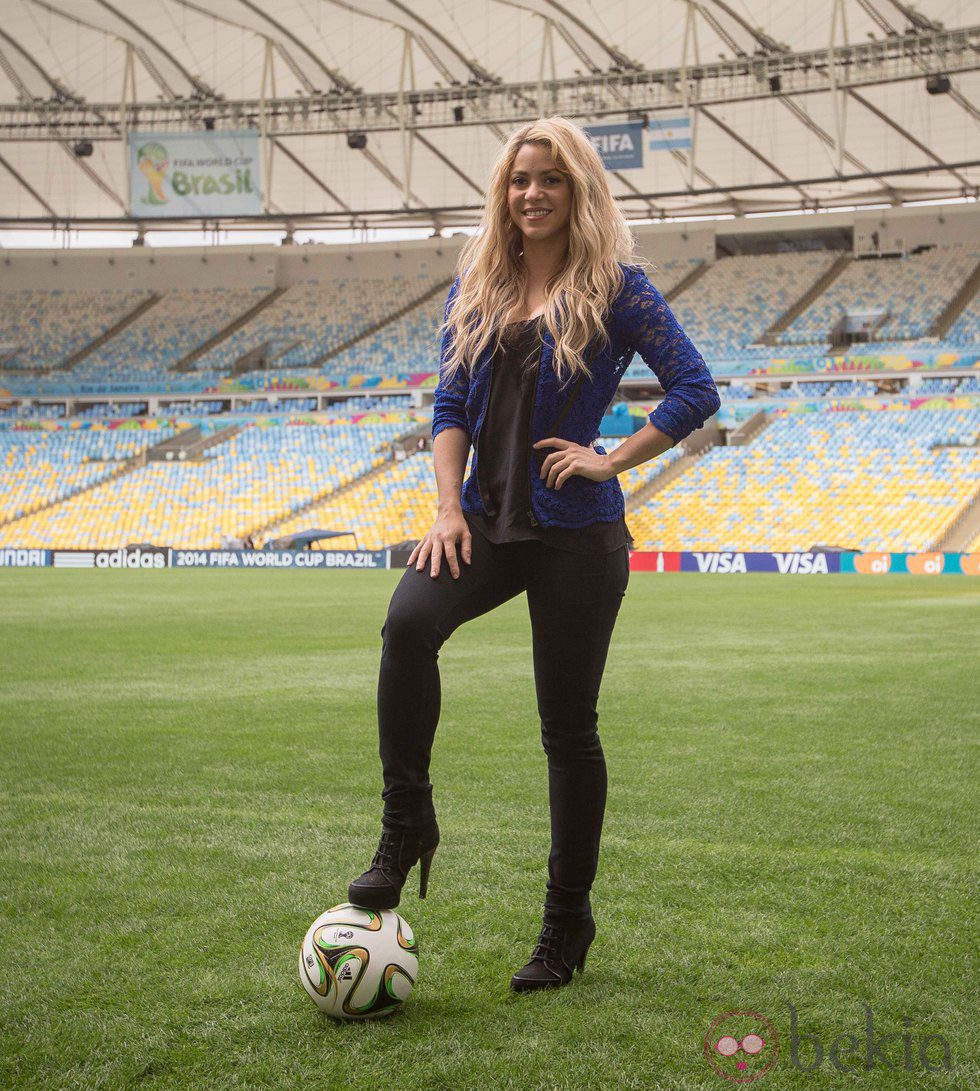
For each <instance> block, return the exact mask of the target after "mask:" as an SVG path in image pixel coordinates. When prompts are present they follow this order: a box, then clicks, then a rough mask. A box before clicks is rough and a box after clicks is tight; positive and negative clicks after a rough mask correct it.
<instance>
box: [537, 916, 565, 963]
mask: <svg viewBox="0 0 980 1091" xmlns="http://www.w3.org/2000/svg"><path fill="white" fill-rule="evenodd" d="M563 932H564V930H563V929H562V928H560V927H559V926H558V925H556V924H545V925H544V926H543V927H542V929H541V935H540V936H539V937H538V943H537V946H536V947H535V948H534V954H532V955H531V960H532V961H533V960H534V959H536V958H540V959H544V960H545V961H546V962H547V961H549V960H550V961H552V962H560V961H561V949H562V937H563Z"/></svg>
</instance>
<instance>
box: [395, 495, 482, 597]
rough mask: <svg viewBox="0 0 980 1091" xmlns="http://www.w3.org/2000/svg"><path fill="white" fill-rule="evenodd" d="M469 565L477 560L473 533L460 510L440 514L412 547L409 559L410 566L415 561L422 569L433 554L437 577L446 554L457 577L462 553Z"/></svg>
mask: <svg viewBox="0 0 980 1091" xmlns="http://www.w3.org/2000/svg"><path fill="white" fill-rule="evenodd" d="M457 554H458V555H459V556H462V559H463V560H464V561H465V562H466V563H467V564H469V563H470V562H471V561H472V559H473V535H472V533H471V532H470V528H469V527H468V526H467V524H466V520H465V519H464V518H463V513H462V511H460V510H457V511H451V512H446V513H444V514H443V513H441V512H440V514H439V515H437V516H436V520H435V522H434V523H433V524H432V527H431V528H430V529H429V530H428V531H426V534H425V537H424V538H422V540H421V541H420V542H419V543H418V545H417V546H416V547H415V548H414V549H413V550H412V553H411V556H410V557H409V558H408V562H407V563H406V568H407V567H408V565H411V564H414V565H415V567H416V568H417V569H418V570H419V571H421V570H422V569H423V568H425V565H426V562H427V561H428V560H429V558H430V557H431V559H432V567H431V571H430V575H431V576H432V577H433V578H435V577H436V576H438V575H439V570H440V568H441V567H442V558H443V555H445V558H446V562H447V564H448V565H449V571H450V572H452V574H453V579H454V580H456V579H459V556H458V555H457Z"/></svg>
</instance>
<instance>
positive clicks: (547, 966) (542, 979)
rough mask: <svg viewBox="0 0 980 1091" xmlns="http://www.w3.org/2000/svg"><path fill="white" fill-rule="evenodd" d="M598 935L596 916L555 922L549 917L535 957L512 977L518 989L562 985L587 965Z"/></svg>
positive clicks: (536, 948)
mask: <svg viewBox="0 0 980 1091" xmlns="http://www.w3.org/2000/svg"><path fill="white" fill-rule="evenodd" d="M594 939H595V920H594V919H593V918H592V916H591V915H590V916H588V917H587V918H586V919H585V920H567V921H559V922H555V923H551V922H549V921H548V920H545V922H544V925H543V926H542V928H541V935H540V936H539V937H538V943H537V946H536V947H535V948H534V953H533V954H532V955H531V961H530V962H529V963H528V964H527V965H526V966H522V967H521V968H520V969H519V970H518V971H517V973H516V974H514V976H513V977H512V978H511V979H510V987H511V988H512V989H514V990H515V991H516V992H528V991H530V990H531V989H559V988H561V987H562V985H567V984H568V983H569V982H570V981H571V980H572V974H573V973H574V972H575V969H576V968H578V971H579V973H581V972H582V970H584V969H585V956H586V954H588V950H589V946H590V944H591V943H592V941H593V940H594Z"/></svg>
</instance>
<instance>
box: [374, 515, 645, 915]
mask: <svg viewBox="0 0 980 1091" xmlns="http://www.w3.org/2000/svg"><path fill="white" fill-rule="evenodd" d="M469 525H470V529H471V531H472V535H473V552H472V561H471V563H470V564H466V563H464V562H463V561H462V559H460V565H459V567H460V575H459V578H458V579H454V578H453V575H452V572H451V571H450V569H449V565H448V564H447V562H446V559H445V557H443V558H442V561H441V566H440V570H439V575H438V576H437V577H436V578H435V579H433V578H432V575H431V556H430V557H429V558H427V560H426V563H425V567H424V568H422V569H421V570H419V569H417V568H416V567H415V565H414V564H413V565H411V566H410V567H408V568H406V570H405V572H404V573H403V574H402V578H401V580H400V581H399V583H398V586H397V587H396V588H395V591H394V594H393V595H392V598H391V602H390V604H389V606H388V615H387V617H386V619H385V623H384V625H383V626H382V629H381V636H382V653H381V669H380V674H379V679H378V727H379V739H380V747H379V749H380V755H381V765H382V772H383V776H384V790H383V791H382V793H381V796H382V799H383V801H384V813H383V817H382V821H383V823H384V824H385V825H388V826H394V827H398V828H403V829H404V828H411V827H418V826H421V825H424V824H425V823H427V822H429V821H431V820H432V819H433V818H434V817H435V811H434V808H433V803H432V784H431V782H430V780H429V759H430V756H431V753H432V741H433V738H434V737H435V731H436V724H437V723H438V721H439V711H440V704H441V688H440V681H439V668H438V666H437V663H436V661H437V660H438V658H439V649H440V648H441V647H442V644H443V642H444V641H445V640H446V639H447V638H448V637H449V636H450V634H451V633H452V632H453V631H454V630H455V629H456V628H457V627H458V626H459V625H461V624H463V622H465V621H470V620H471V619H472V618H475V617H479V616H480V615H481V614H485V613H487V612H488V611H490V610H492V609H494V607H496V606H499V605H500V604H501V603H503V602H506V601H507V600H508V599H512V598H514V596H515V595H518V594H520V593H521V592H522V591H526V592H527V602H528V611H529V613H530V617H531V634H532V643H533V655H534V684H535V690H536V694H537V705H538V713H539V715H540V718H541V739H542V742H543V744H544V750H545V753H546V755H547V760H548V790H549V804H550V809H551V854H550V856H549V858H548V883H547V892H546V897H545V914H546V916H547V917H551V918H558V917H563V916H564V917H568V916H573V917H582V916H587V915H588V914H589V912H590V909H591V907H590V902H589V891H590V890H591V888H592V883H593V880H594V879H595V875H596V870H597V868H598V862H599V839H600V836H601V833H602V820H603V815H604V812H605V805H606V761H605V756H604V754H603V752H602V745H601V743H600V741H599V735H598V731H597V729H596V727H597V723H598V713H597V709H596V705H597V702H598V698H599V686H600V683H601V681H602V673H603V670H604V669H605V665H606V654H607V652H608V649H609V642H610V638H611V637H612V631H613V627H614V626H615V624H616V617H617V615H618V613H619V607H620V605H621V603H622V600H623V596H624V595H625V593H626V587H627V584H628V583H629V549H628V547H627V546H626V545H623V546H622V547H621V548H619V549H617V550H614V551H613V552H611V553H606V554H597V555H596V554H579V553H572V552H570V551H568V550H562V549H557V548H554V547H552V546H549V545H547V544H545V543H544V542H538V541H523V542H507V543H503V544H500V545H496V544H494V543H492V542H489V541H488V540H487V539H486V538H484V537H483V535H482V534H481V533H480V531H479V530H478V529H477V528H476V527H475V526H473V524H472V523H470V524H469Z"/></svg>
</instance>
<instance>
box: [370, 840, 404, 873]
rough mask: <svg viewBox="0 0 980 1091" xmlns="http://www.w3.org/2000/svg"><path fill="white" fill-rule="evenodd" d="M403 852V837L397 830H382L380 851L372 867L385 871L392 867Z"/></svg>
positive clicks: (372, 862)
mask: <svg viewBox="0 0 980 1091" xmlns="http://www.w3.org/2000/svg"><path fill="white" fill-rule="evenodd" d="M400 852H401V835H400V834H399V833H397V832H396V831H395V830H382V831H381V840H380V841H379V842H378V851H377V852H376V853H375V854H374V859H373V860H372V861H371V866H372V867H379V868H381V869H382V870H384V869H385V868H386V867H392V866H393V865H394V863H395V861H396V860H397V859H398V856H399V855H400Z"/></svg>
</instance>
